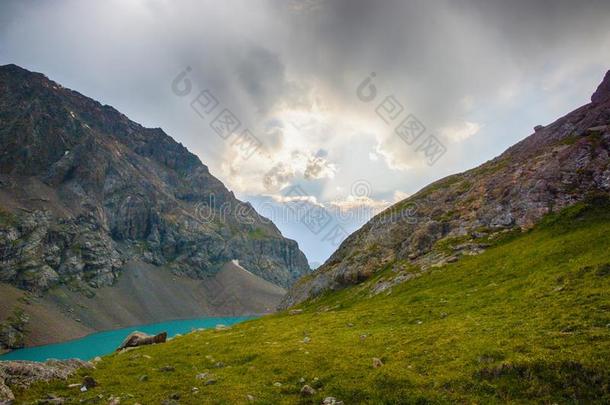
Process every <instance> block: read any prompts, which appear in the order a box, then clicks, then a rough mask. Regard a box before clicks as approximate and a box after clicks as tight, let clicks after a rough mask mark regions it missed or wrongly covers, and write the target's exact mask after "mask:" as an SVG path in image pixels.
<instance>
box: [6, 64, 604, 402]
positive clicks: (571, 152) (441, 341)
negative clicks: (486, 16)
mask: <svg viewBox="0 0 610 405" xmlns="http://www.w3.org/2000/svg"><path fill="white" fill-rule="evenodd" d="M609 83H610V74H609V75H606V79H605V80H604V83H603V84H602V85H601V86H600V88H599V89H598V91H597V92H596V93H595V95H594V97H593V101H592V103H591V104H589V105H587V106H584V107H582V108H580V109H578V110H576V111H575V112H573V113H571V114H569V115H567V116H566V117H564V118H562V119H560V120H558V121H557V122H555V123H553V124H551V125H549V126H547V127H546V128H538V130H537V132H536V133H535V134H534V135H532V136H530V137H529V138H527V139H525V140H524V141H522V142H520V143H519V144H517V145H515V146H513V147H512V148H510V149H509V150H508V151H507V152H506V153H504V154H503V155H502V156H500V157H498V158H496V159H494V160H492V161H491V162H489V163H487V164H484V165H482V166H481V167H479V168H477V169H474V170H471V171H468V172H465V173H462V174H460V175H456V176H452V177H449V178H447V179H443V180H441V181H440V182H437V183H435V184H432V185H431V186H428V187H427V188H425V189H423V190H422V191H421V192H419V193H418V194H417V195H415V196H413V197H411V198H409V199H407V200H405V201H403V202H401V203H399V204H397V205H396V206H394V207H391V208H389V209H388V210H387V211H386V212H384V213H381V214H380V215H379V216H377V217H375V218H374V219H373V220H372V221H371V222H370V223H368V224H367V225H365V226H364V227H363V228H362V229H361V230H360V231H358V232H356V233H355V234H353V235H352V236H350V237H349V238H348V240H347V241H346V242H345V243H344V244H343V245H342V246H341V247H340V248H339V250H338V251H337V252H336V253H335V254H334V255H333V257H332V258H331V259H329V261H327V262H326V263H325V264H324V266H323V267H322V268H321V269H320V270H317V271H315V272H313V273H312V274H310V275H306V276H304V277H303V278H302V279H301V280H300V281H299V282H297V284H296V285H295V286H294V287H293V289H292V291H291V295H290V296H289V297H290V298H289V299H288V300H286V301H285V302H284V305H289V304H290V303H292V302H299V304H298V306H297V307H295V308H291V309H290V310H288V311H283V312H280V313H277V314H273V315H270V316H264V317H261V318H258V319H255V320H251V321H248V322H244V323H240V324H237V325H234V326H233V327H231V328H229V329H226V330H205V331H195V332H192V333H189V334H187V335H185V336H182V337H179V338H176V339H173V340H171V341H170V342H167V343H163V344H157V345H151V346H145V347H140V348H138V349H137V351H135V352H127V353H115V354H111V355H108V356H104V357H103V358H102V359H101V361H97V362H96V363H95V368H94V369H93V368H89V369H82V370H81V371H79V372H77V373H76V374H75V375H73V376H70V377H68V378H67V380H53V381H50V382H48V383H47V382H43V383H38V384H34V385H33V386H31V387H30V388H29V389H28V390H24V389H23V386H22V385H21V384H20V383H21V381H22V380H23V377H21V376H20V375H19V374H21V375H22V374H26V373H25V372H19V371H20V368H19V367H16V366H15V365H13V364H12V363H10V362H9V363H7V364H5V365H2V367H0V372H1V371H2V369H4V370H5V377H4V380H5V384H4V385H5V389H4V391H5V392H6V391H7V390H9V391H10V390H14V391H15V392H14V395H15V397H16V402H17V403H37V402H44V401H45V400H54V401H57V402H62V401H63V400H65V401H66V402H70V403H72V402H74V403H76V402H96V401H98V402H99V400H100V398H102V399H103V398H108V399H110V398H114V399H116V397H127V398H128V401H129V402H131V401H133V402H138V403H177V402H178V401H179V402H180V403H184V404H201V403H219V402H220V403H246V402H255V403H287V404H288V403H290V404H292V403H312V404H316V403H317V404H320V403H322V404H327V405H338V404H342V403H345V404H360V403H367V404H369V403H371V404H398V403H401V404H403V403H405V404H437V403H438V404H445V403H484V404H487V403H492V404H495V403H545V404H552V403H592V404H607V403H609V402H610V371H609V369H608V364H609V362H610V315H609V312H608V308H610V295H609V294H608V291H610V249H608V247H609V246H610V193H609V191H610V190H609V189H608V188H609V183H610V182H609V180H610V176H609V175H610V170H609V167H608V164H609V161H610V159H608V153H609V150H610V132H609V130H608V124H610V92H608V88H609V86H608V84H609ZM528 187H529V188H528ZM442 209H445V213H444V215H442V214H441V213H440V212H438V211H439V210H442ZM417 213H419V214H420V215H419V216H417V215H416V214H417ZM422 214H425V215H427V216H428V217H423V216H422ZM414 218H419V221H417V222H416V221H414ZM382 225H384V226H385V228H384V227H383V226H382ZM462 228H463V229H464V230H462ZM231 267H233V270H232V271H233V273H232V274H234V275H235V274H241V275H243V274H244V273H245V272H244V270H242V269H241V268H239V267H240V266H238V265H237V264H235V263H233V264H231ZM322 292H323V293H322ZM308 298H309V299H308ZM21 367H22V368H23V367H27V368H31V367H32V365H29V364H24V365H22V366H21ZM41 367H42V366H41ZM44 367H45V368H46V367H57V365H56V364H51V365H50V366H44ZM15 369H16V370H15ZM52 371H53V370H52V369H51V370H49V371H47V372H46V373H44V375H45V376H46V375H49V374H50V373H51V372H52ZM15 374H17V375H15ZM32 374H35V373H28V374H26V375H27V376H31V375H32ZM85 376H90V378H93V379H94V381H96V383H97V385H96V386H95V387H94V388H92V389H90V390H87V391H85V392H81V391H79V390H78V389H75V388H74V387H78V386H80V385H81V384H82V383H83V382H84V380H85V379H84V377H85ZM143 376H145V377H143ZM20 377H21V378H20ZM2 378H3V376H2V375H1V373H0V400H2V399H3V398H2V396H1V395H2ZM33 379H34V378H33V377H30V378H29V379H28V383H30V382H31V381H32V380H33ZM10 395H13V393H12V392H9V394H8V395H7V394H5V398H7V397H8V398H10ZM115 402H117V401H116V400H115Z"/></svg>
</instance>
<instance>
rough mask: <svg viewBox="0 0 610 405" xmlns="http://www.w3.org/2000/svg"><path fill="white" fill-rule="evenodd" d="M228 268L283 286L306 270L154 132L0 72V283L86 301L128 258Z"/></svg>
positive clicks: (291, 246) (267, 228) (200, 269)
mask: <svg viewBox="0 0 610 405" xmlns="http://www.w3.org/2000/svg"><path fill="white" fill-rule="evenodd" d="M234 259H235V260H239V262H240V263H241V265H242V266H243V267H244V268H246V269H248V271H250V272H251V273H253V274H254V275H256V276H259V277H261V278H262V279H264V280H267V281H269V282H271V283H273V284H276V285H278V286H281V287H287V286H290V285H291V284H292V283H293V282H294V281H295V280H296V279H298V278H299V277H300V276H302V275H304V274H307V273H308V272H309V266H308V264H307V260H306V258H305V256H304V255H303V253H302V252H301V251H300V250H299V247H298V245H297V243H296V242H295V241H293V240H289V239H286V238H284V237H283V236H282V235H281V233H280V232H279V230H278V229H277V228H276V227H275V225H274V224H273V223H271V222H270V221H269V220H267V219H265V218H263V217H261V216H259V215H258V214H257V213H256V212H255V211H254V210H253V209H252V207H251V206H250V205H249V204H248V203H243V202H241V201H239V200H237V199H236V198H235V196H234V195H233V193H232V192H230V191H229V190H228V189H227V188H226V187H225V186H224V185H223V184H222V183H221V182H220V181H219V180H218V179H216V178H215V177H214V176H212V175H211V174H210V172H209V171H208V168H207V167H206V166H205V165H203V164H202V163H201V162H200V160H199V159H198V158H197V157H196V156H195V155H193V154H192V153H190V152H189V151H188V150H187V149H186V148H185V147H184V146H182V145H181V144H179V143H177V142H175V141H174V140H173V139H172V138H171V137H169V136H168V135H167V134H165V133H164V132H163V131H162V130H161V129H159V128H155V129H151V128H144V127H142V126H141V125H139V124H137V123H135V122H133V121H131V120H129V119H128V118H127V117H126V116H124V115H123V114H121V113H120V112H118V111H116V110H115V109H114V108H112V107H110V106H107V105H101V104H100V103H98V102H96V101H94V100H92V99H90V98H87V97H85V96H83V95H81V94H79V93H77V92H75V91H72V90H69V89H66V88H64V87H62V86H61V85H59V84H57V83H55V82H53V81H51V80H49V79H48V78H47V77H45V76H44V75H42V74H39V73H32V72H29V71H27V70H25V69H22V68H20V67H18V66H15V65H6V66H2V67H0V283H5V284H8V285H12V286H15V287H18V288H20V289H23V290H27V291H30V292H32V293H34V294H35V295H45V294H47V292H49V291H51V290H53V289H55V288H63V289H67V290H69V291H72V292H74V291H76V292H78V293H80V294H81V295H83V296H87V297H92V296H94V295H95V294H96V291H97V290H98V289H99V288H101V287H105V286H112V285H114V284H116V283H117V282H118V280H119V279H120V277H121V273H122V270H123V268H124V266H125V264H126V263H128V262H130V261H139V262H144V263H147V264H150V265H152V266H156V267H162V268H165V269H166V270H167V271H171V272H172V273H174V274H176V275H179V276H188V277H191V278H193V279H205V278H207V277H210V276H213V275H214V274H216V273H217V272H218V271H220V269H221V268H222V267H223V266H224V265H225V264H226V263H228V262H230V261H231V260H234Z"/></svg>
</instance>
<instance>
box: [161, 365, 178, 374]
mask: <svg viewBox="0 0 610 405" xmlns="http://www.w3.org/2000/svg"><path fill="white" fill-rule="evenodd" d="M159 371H162V372H164V373H167V372H172V371H176V367H174V366H163V367H161V368H160V369H159Z"/></svg>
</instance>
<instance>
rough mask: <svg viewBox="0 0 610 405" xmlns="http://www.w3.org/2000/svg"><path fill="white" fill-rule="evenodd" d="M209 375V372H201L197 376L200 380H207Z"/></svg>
mask: <svg viewBox="0 0 610 405" xmlns="http://www.w3.org/2000/svg"><path fill="white" fill-rule="evenodd" d="M207 377H208V373H199V374H197V375H196V376H195V378H196V379H198V380H205V379H206V378H207Z"/></svg>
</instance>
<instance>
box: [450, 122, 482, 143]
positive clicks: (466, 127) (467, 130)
mask: <svg viewBox="0 0 610 405" xmlns="http://www.w3.org/2000/svg"><path fill="white" fill-rule="evenodd" d="M480 129H481V125H480V124H478V123H476V122H470V121H464V122H462V123H460V124H458V125H455V126H452V127H445V128H442V129H441V135H443V137H445V138H446V139H449V140H451V141H452V142H462V141H465V140H466V139H468V138H470V137H471V136H473V135H476V134H477V133H478V132H479V131H480Z"/></svg>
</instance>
